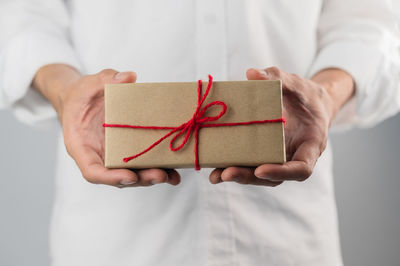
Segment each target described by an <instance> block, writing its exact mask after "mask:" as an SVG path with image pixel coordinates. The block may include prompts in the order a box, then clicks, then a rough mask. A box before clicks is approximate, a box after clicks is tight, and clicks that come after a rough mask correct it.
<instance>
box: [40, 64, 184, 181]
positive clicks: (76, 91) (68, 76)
mask: <svg viewBox="0 0 400 266" xmlns="http://www.w3.org/2000/svg"><path fill="white" fill-rule="evenodd" d="M49 68H50V69H49ZM71 71H74V72H75V73H72V72H71ZM47 78H48V80H46V79H47ZM52 79H53V80H52ZM135 81H136V73H134V72H117V71H115V70H111V69H106V70H103V71H101V72H99V73H97V74H94V75H87V76H81V75H80V74H79V73H78V72H77V71H76V70H75V69H73V68H71V67H69V66H65V65H48V66H45V67H42V68H41V69H40V70H39V71H38V73H37V75H36V77H35V80H34V87H35V88H37V89H38V90H39V91H40V92H42V94H43V95H44V96H45V97H47V98H48V99H49V100H50V101H51V102H52V104H53V106H54V108H55V109H56V111H57V113H58V116H59V119H60V122H61V125H62V129H63V134H64V143H65V146H66V149H67V152H68V154H69V155H70V156H71V157H72V158H73V159H74V160H75V162H76V164H77V165H78V167H79V169H80V170H81V172H82V175H83V177H84V178H85V179H86V180H87V181H89V182H90V183H94V184H106V185H111V186H116V187H120V188H121V187H127V186H132V187H135V186H149V185H153V184H159V183H169V184H171V185H177V184H179V183H180V175H179V174H178V172H177V171H176V170H172V169H171V170H170V169H168V170H163V169H143V170H137V171H132V170H129V169H107V168H105V167H104V132H105V130H104V128H103V123H104V84H107V83H133V82H135ZM49 85H50V86H49ZM49 87H50V88H51V89H50V90H48V88H49Z"/></svg>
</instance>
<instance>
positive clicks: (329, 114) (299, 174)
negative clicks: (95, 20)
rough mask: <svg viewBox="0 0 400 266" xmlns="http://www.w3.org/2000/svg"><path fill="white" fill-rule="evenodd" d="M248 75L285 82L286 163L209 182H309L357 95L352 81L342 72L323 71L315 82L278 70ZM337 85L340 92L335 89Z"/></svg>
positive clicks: (224, 172)
mask: <svg viewBox="0 0 400 266" xmlns="http://www.w3.org/2000/svg"><path fill="white" fill-rule="evenodd" d="M246 74H247V78H248V79H249V80H278V79H279V80H282V94H283V117H284V118H285V119H286V125H285V143H286V158H287V162H286V163H284V164H263V165H260V166H258V167H257V168H247V167H228V168H226V169H215V170H214V171H212V173H211V174H210V182H211V183H212V184H218V183H220V182H226V181H234V182H237V183H240V184H253V185H263V186H277V185H280V184H282V183H283V181H286V180H297V181H304V180H306V179H307V178H308V177H309V176H310V175H311V174H312V172H313V169H314V166H315V164H316V162H317V160H318V158H319V157H320V155H321V154H322V152H323V151H324V150H325V147H326V143H327V138H328V130H329V126H330V123H331V121H332V119H333V118H334V116H335V114H336V112H337V111H338V109H339V108H340V107H341V106H342V105H343V104H344V103H345V102H346V101H347V100H348V99H349V98H350V97H351V96H352V94H353V93H354V85H353V79H352V78H351V76H350V75H349V74H347V73H346V72H344V71H342V70H339V69H327V70H323V71H321V72H319V73H318V74H317V75H315V76H314V77H313V80H308V79H305V78H302V77H300V76H298V75H295V74H289V73H286V72H284V71H282V70H280V69H278V68H276V67H271V68H267V69H265V70H258V69H249V70H248V71H247V73H246ZM336 79H339V80H336ZM337 84H339V85H340V88H333V87H334V85H337ZM330 92H332V94H331V93H330ZM338 92H339V94H338Z"/></svg>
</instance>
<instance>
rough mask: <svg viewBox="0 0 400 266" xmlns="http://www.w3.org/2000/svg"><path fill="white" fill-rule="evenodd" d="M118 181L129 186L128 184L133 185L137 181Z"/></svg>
mask: <svg viewBox="0 0 400 266" xmlns="http://www.w3.org/2000/svg"><path fill="white" fill-rule="evenodd" d="M119 183H120V184H121V185H123V186H129V185H133V184H135V183H137V181H136V180H122V181H121V182H119Z"/></svg>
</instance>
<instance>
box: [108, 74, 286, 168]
mask: <svg viewBox="0 0 400 266" xmlns="http://www.w3.org/2000/svg"><path fill="white" fill-rule="evenodd" d="M197 86H198V83H197V82H174V83H129V84H107V85H106V86H105V123H106V124H129V125H141V126H179V125H181V124H183V123H185V122H187V121H188V120H189V119H191V118H192V116H193V113H194V112H195V109H196V106H197ZM206 86H207V82H203V90H202V93H204V91H205V90H206ZM216 100H218V101H223V102H225V103H226V104H227V107H228V109H227V112H226V113H225V115H224V116H222V117H221V118H220V119H219V120H218V121H214V122H209V123H226V122H246V121H251V120H265V119H278V118H281V117H282V89H281V82H280V81H279V80H276V81H224V82H214V83H213V85H212V88H211V90H210V92H209V95H208V97H207V98H206V100H205V102H204V104H203V105H202V106H205V105H206V104H208V103H210V102H212V101H216ZM220 110H221V109H220V107H218V106H214V107H212V108H210V109H209V110H208V111H207V112H206V114H207V115H216V114H218V113H219V112H220ZM168 131H169V130H152V129H130V128H113V127H106V128H105V166H106V167H107V168H194V160H195V158H194V136H193V135H192V136H191V138H190V139H189V141H188V143H187V144H186V145H185V146H184V147H183V148H182V149H181V150H179V151H175V152H173V151H171V150H170V148H169V143H170V140H171V139H172V138H173V136H174V135H172V136H170V137H169V138H167V139H166V140H164V141H163V142H162V143H160V144H159V145H158V146H156V147H155V148H153V149H152V150H150V151H149V152H147V153H145V154H143V155H141V156H140V157H137V158H135V159H133V160H131V161H129V162H127V163H126V162H124V161H123V158H125V157H129V156H132V155H134V154H137V153H139V152H141V151H143V150H144V149H146V148H147V147H149V146H150V145H151V144H153V143H154V142H155V141H156V140H158V139H159V138H160V137H162V136H163V135H165V134H166V133H168ZM181 140H183V139H181V138H179V140H178V141H177V142H176V143H175V146H178V145H179V144H180V143H181ZM198 147H199V162H200V166H201V167H203V168H207V167H216V168H223V167H228V166H259V165H261V164H264V163H284V162H285V160H286V157H285V141H284V130H283V123H281V122H278V123H267V124H253V125H241V126H233V127H214V128H202V129H200V131H199V146H198Z"/></svg>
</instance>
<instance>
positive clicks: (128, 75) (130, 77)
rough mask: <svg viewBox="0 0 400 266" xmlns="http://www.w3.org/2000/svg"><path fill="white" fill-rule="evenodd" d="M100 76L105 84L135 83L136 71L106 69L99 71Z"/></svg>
mask: <svg viewBox="0 0 400 266" xmlns="http://www.w3.org/2000/svg"><path fill="white" fill-rule="evenodd" d="M97 75H98V77H100V80H101V82H102V83H103V84H110V83H134V82H135V81H136V77H137V75H136V73H135V72H132V71H126V72H118V71H116V70H113V69H104V70H102V71H101V72H99V73H98V74H97Z"/></svg>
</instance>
